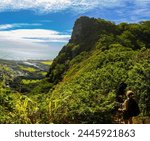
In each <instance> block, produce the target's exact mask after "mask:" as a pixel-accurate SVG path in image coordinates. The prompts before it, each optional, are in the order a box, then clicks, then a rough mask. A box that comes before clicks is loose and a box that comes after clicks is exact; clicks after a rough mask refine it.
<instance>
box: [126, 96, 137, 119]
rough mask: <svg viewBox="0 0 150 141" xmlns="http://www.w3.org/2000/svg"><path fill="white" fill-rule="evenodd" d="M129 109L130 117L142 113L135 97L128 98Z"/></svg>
mask: <svg viewBox="0 0 150 141" xmlns="http://www.w3.org/2000/svg"><path fill="white" fill-rule="evenodd" d="M127 101H128V109H127V113H128V114H129V116H130V117H133V116H138V115H139V114H140V108H139V106H138V103H137V102H136V101H135V100H134V99H133V98H131V99H128V100H127Z"/></svg>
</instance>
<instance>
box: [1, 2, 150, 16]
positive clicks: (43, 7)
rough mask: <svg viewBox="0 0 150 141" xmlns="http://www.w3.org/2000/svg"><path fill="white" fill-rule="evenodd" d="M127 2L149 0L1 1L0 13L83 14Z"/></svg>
mask: <svg viewBox="0 0 150 141" xmlns="http://www.w3.org/2000/svg"><path fill="white" fill-rule="evenodd" d="M127 2H129V3H134V4H136V5H138V6H140V5H143V4H147V3H149V2H150V0H1V2H0V11H5V10H21V9H31V10H34V11H38V12H56V11H61V10H74V11H76V12H79V13H84V12H86V11H88V10H91V9H94V8H100V9H101V8H114V7H117V6H119V7H122V6H124V5H125V4H126V3H127Z"/></svg>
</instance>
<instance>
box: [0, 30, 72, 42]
mask: <svg viewBox="0 0 150 141" xmlns="http://www.w3.org/2000/svg"><path fill="white" fill-rule="evenodd" d="M0 38H1V39H7V40H13V41H16V42H29V43H48V42H64V43H67V42H68V40H69V39H70V35H69V34H68V35H65V34H62V33H60V32H57V31H54V30H46V29H17V30H9V31H0Z"/></svg>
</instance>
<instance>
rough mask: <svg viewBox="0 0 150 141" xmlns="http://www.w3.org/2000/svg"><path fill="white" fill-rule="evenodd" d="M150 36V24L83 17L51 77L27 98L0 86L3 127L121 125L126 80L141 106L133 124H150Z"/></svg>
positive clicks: (78, 22) (56, 61) (76, 23)
mask: <svg viewBox="0 0 150 141" xmlns="http://www.w3.org/2000/svg"><path fill="white" fill-rule="evenodd" d="M149 37H150V21H143V22H140V23H131V24H128V23H120V24H118V25H116V24H115V23H112V22H110V21H106V20H104V19H95V18H89V17H80V18H79V19H77V21H76V22H75V25H74V27H73V32H72V36H71V39H70V41H69V43H68V44H67V45H65V46H64V47H63V48H62V50H61V51H60V52H59V54H58V56H57V57H56V58H55V59H54V60H53V62H52V64H51V65H50V68H49V71H48V74H47V75H46V78H45V79H43V80H41V81H40V82H38V83H35V87H34V88H32V89H30V92H29V93H28V94H27V93H18V92H13V91H12V90H11V89H10V88H5V87H4V84H3V83H4V82H1V83H0V84H1V85H0V87H1V91H0V102H1V106H0V110H1V111H2V112H1V114H0V123H118V120H121V117H118V112H117V111H118V108H119V107H120V105H121V103H119V101H117V96H116V89H117V87H118V85H119V84H120V83H121V82H124V83H126V84H127V86H128V87H127V90H128V89H131V90H133V91H134V93H135V98H136V100H137V101H138V103H139V106H140V110H141V113H140V115H139V117H137V118H135V119H134V123H149V119H150V118H149V117H150V110H149V109H150V106H149V105H150V41H149ZM22 69H24V70H26V71H27V70H29V68H28V69H27V68H22ZM30 71H31V69H30ZM34 75H36V72H35V74H34Z"/></svg>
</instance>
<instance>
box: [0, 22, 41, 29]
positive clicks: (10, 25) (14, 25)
mask: <svg viewBox="0 0 150 141" xmlns="http://www.w3.org/2000/svg"><path fill="white" fill-rule="evenodd" d="M41 25H42V24H39V23H33V24H29V23H14V24H0V30H6V29H11V28H20V27H24V26H25V27H26V26H41Z"/></svg>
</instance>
